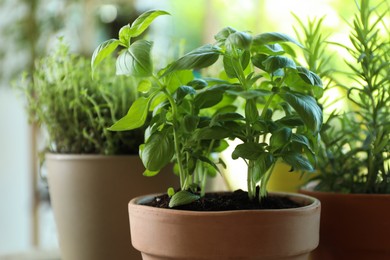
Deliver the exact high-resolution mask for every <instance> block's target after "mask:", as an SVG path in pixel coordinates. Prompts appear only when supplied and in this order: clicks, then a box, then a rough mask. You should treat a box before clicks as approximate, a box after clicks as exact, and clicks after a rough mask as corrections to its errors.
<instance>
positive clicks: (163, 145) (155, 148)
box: [140, 129, 174, 172]
mask: <svg viewBox="0 0 390 260" xmlns="http://www.w3.org/2000/svg"><path fill="white" fill-rule="evenodd" d="M170 132H171V131H169V129H164V130H162V131H157V132H154V133H153V134H152V135H151V136H150V137H149V138H148V140H147V141H146V143H145V145H144V147H143V149H141V151H140V157H141V160H142V162H143V164H144V166H145V168H146V169H147V170H149V171H150V172H156V171H159V170H161V169H162V168H163V167H164V166H166V165H167V164H168V163H169V162H170V161H171V159H172V157H173V154H174V146H173V138H172V136H171V135H170Z"/></svg>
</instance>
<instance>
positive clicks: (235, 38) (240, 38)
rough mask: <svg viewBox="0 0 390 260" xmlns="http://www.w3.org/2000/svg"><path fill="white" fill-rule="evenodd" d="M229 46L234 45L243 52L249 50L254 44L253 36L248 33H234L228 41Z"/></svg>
mask: <svg viewBox="0 0 390 260" xmlns="http://www.w3.org/2000/svg"><path fill="white" fill-rule="evenodd" d="M225 44H226V45H227V46H229V45H234V46H235V47H237V48H239V49H242V50H249V48H250V47H251V44H252V35H250V34H249V33H247V32H234V33H232V34H230V35H229V36H228V38H227V39H226V43H225Z"/></svg>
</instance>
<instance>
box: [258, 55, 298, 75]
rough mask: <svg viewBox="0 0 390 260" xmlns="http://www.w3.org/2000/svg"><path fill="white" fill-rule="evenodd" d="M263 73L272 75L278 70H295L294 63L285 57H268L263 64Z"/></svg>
mask: <svg viewBox="0 0 390 260" xmlns="http://www.w3.org/2000/svg"><path fill="white" fill-rule="evenodd" d="M263 64H264V68H265V71H267V72H270V73H273V72H275V71H277V70H278V69H284V68H291V69H296V65H295V62H294V61H293V60H292V59H289V58H287V57H285V56H269V57H268V58H267V59H266V60H265V61H264V62H263Z"/></svg>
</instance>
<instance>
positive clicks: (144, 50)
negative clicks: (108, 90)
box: [116, 40, 153, 77]
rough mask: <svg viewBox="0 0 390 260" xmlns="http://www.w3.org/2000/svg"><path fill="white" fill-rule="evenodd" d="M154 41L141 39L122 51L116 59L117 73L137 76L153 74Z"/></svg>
mask: <svg viewBox="0 0 390 260" xmlns="http://www.w3.org/2000/svg"><path fill="white" fill-rule="evenodd" d="M151 49H152V43H151V42H149V41H145V40H139V41H136V42H135V43H133V44H132V45H131V46H130V47H129V48H128V49H127V50H125V51H124V52H122V53H121V54H120V55H119V56H118V58H117V61H116V74H117V75H131V76H135V77H148V76H151V75H152V72H153V66H152V59H151V55H150V52H151Z"/></svg>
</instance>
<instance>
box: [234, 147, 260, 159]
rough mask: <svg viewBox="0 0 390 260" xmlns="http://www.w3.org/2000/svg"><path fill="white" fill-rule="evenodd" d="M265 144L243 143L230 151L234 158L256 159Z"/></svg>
mask: <svg viewBox="0 0 390 260" xmlns="http://www.w3.org/2000/svg"><path fill="white" fill-rule="evenodd" d="M264 146H265V144H260V143H243V144H239V145H237V146H236V148H235V149H234V151H233V153H232V158H233V159H234V160H236V159H238V158H240V157H241V158H244V159H248V160H257V159H258V158H259V157H260V155H261V154H262V153H264Z"/></svg>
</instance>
